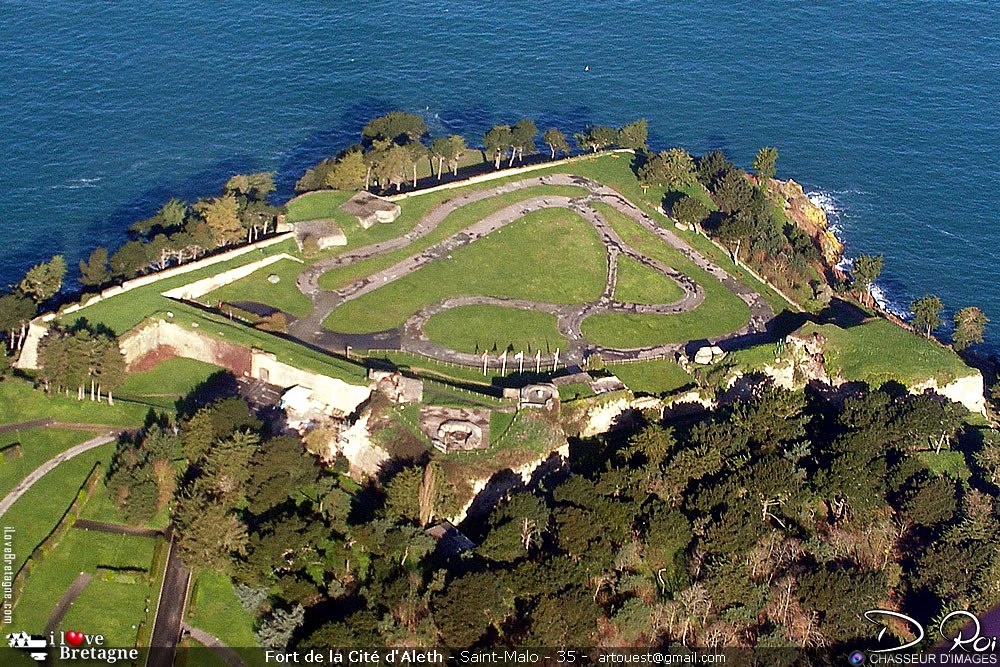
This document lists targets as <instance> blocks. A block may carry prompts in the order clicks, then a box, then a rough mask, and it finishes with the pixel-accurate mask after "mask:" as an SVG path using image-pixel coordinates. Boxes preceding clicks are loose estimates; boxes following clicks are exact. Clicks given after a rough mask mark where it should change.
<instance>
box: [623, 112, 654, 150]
mask: <svg viewBox="0 0 1000 667" xmlns="http://www.w3.org/2000/svg"><path fill="white" fill-rule="evenodd" d="M646 137H647V130H646V119H645V118H640V119H639V120H637V121H635V122H633V123H629V124H628V125H625V126H623V127H622V128H621V129H620V130H618V137H617V138H616V140H615V143H616V144H618V145H619V146H621V147H622V148H631V149H632V150H636V151H644V150H646Z"/></svg>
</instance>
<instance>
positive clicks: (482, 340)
mask: <svg viewBox="0 0 1000 667" xmlns="http://www.w3.org/2000/svg"><path fill="white" fill-rule="evenodd" d="M425 332H426V334H427V336H428V337H429V338H430V339H431V340H432V341H434V342H436V343H440V344H441V345H444V346H445V347H447V348H450V349H452V350H458V351H459V352H472V353H476V354H478V353H481V352H482V351H483V350H489V351H490V352H491V353H493V354H497V353H499V352H501V351H503V350H504V349H510V350H513V351H514V352H517V351H520V350H524V352H525V357H527V356H528V354H529V353H531V354H534V353H535V350H537V349H541V350H542V351H543V352H544V353H546V354H548V353H549V352H551V351H554V350H555V349H556V348H562V349H563V350H565V349H566V339H565V338H563V337H562V336H561V335H559V331H558V329H557V328H556V318H555V316H554V315H549V314H548V313H539V312H534V311H527V310H517V309H514V308H498V307H495V306H465V307H463V308H453V309H451V310H446V311H445V312H443V313H439V314H437V315H435V316H434V317H432V318H431V319H430V320H428V322H427V326H426V327H425ZM526 365H527V366H531V365H533V362H529V361H527V359H526ZM507 367H508V368H515V369H516V368H517V362H515V361H513V359H512V358H511V359H509V360H508V364H507Z"/></svg>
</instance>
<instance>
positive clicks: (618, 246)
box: [289, 174, 774, 367]
mask: <svg viewBox="0 0 1000 667" xmlns="http://www.w3.org/2000/svg"><path fill="white" fill-rule="evenodd" d="M538 185H568V186H576V187H582V188H585V189H586V190H588V191H589V194H588V195H586V196H583V197H565V196H556V195H551V196H541V197H533V198H529V199H526V200H524V201H521V202H517V203H515V204H512V205H510V206H508V207H506V208H504V209H502V210H500V211H497V212H495V213H492V214H490V215H488V216H486V217H484V218H482V219H480V220H478V221H476V222H475V223H473V224H472V225H470V226H469V227H466V228H465V229H463V230H461V231H459V232H457V233H455V234H452V235H451V236H449V237H448V238H446V239H444V240H443V241H440V242H438V243H436V244H433V245H431V246H430V247H428V248H426V249H424V250H422V251H419V252H417V253H415V254H413V255H411V256H410V257H407V258H405V259H403V260H401V261H399V262H397V263H395V264H393V265H392V266H390V267H388V268H386V269H383V270H381V271H377V272H375V273H372V274H370V275H368V276H365V277H364V278H362V279H360V280H357V281H355V282H353V283H351V284H349V285H346V286H344V287H341V288H340V289H337V290H332V291H324V290H321V289H320V288H319V283H318V280H319V276H320V275H322V273H324V272H325V271H328V270H331V269H333V268H337V267H339V266H348V265H350V264H354V263H357V262H360V261H363V260H365V259H370V258H372V257H378V256H380V255H383V254H385V253H387V252H392V251H394V250H398V249H400V248H405V247H407V246H408V245H410V244H412V243H413V242H414V241H416V240H417V239H419V238H422V237H424V236H426V235H428V234H430V233H431V232H432V231H434V229H436V228H437V226H438V225H439V224H440V223H441V222H442V221H443V220H444V219H445V218H446V217H447V216H448V214H450V213H451V212H453V211H454V210H456V209H457V208H459V207H461V206H465V205H467V204H469V203H472V202H475V201H480V200H483V199H486V198H489V197H492V196H495V195H498V194H504V193H506V192H512V191H515V190H519V189H524V188H528V187H533V186H538ZM594 202H600V203H602V204H605V205H608V206H610V207H612V208H614V209H615V210H617V211H619V212H620V213H622V214H624V215H625V216H627V217H629V218H631V219H632V220H633V221H634V222H636V223H637V224H639V225H640V226H641V227H643V228H644V229H646V230H647V231H649V232H652V233H653V234H655V235H656V236H657V237H658V238H660V239H661V240H662V241H663V242H664V243H666V244H667V245H669V246H670V247H672V248H674V249H675V250H677V251H678V252H679V253H680V254H682V255H683V256H684V257H686V258H687V259H688V260H690V261H691V262H693V263H695V264H696V265H697V266H699V267H700V268H702V269H703V270H705V271H706V272H708V273H709V274H710V275H712V276H714V277H715V278H716V279H718V280H719V281H720V282H721V283H722V284H723V285H724V286H725V287H726V288H727V289H729V290H730V291H731V292H733V294H735V295H736V296H737V297H739V298H740V299H741V300H743V301H744V302H745V303H746V304H747V306H748V307H749V309H750V318H749V321H748V322H747V324H746V325H745V326H744V327H742V328H740V329H739V330H738V331H735V332H731V333H729V334H726V335H724V336H717V337H715V338H712V339H709V342H711V343H713V344H724V343H728V345H727V346H726V347H729V348H730V349H734V348H737V347H743V346H746V345H750V344H755V343H758V342H761V341H762V340H764V339H766V338H767V324H768V323H769V322H770V321H771V320H772V319H773V318H774V311H773V310H772V308H771V306H770V305H769V304H768V303H767V302H766V301H765V300H764V299H763V297H761V296H760V295H759V294H758V293H757V292H755V291H753V290H752V289H750V288H749V287H747V286H746V285H744V284H743V283H741V282H740V281H739V280H737V279H736V278H734V277H733V276H731V275H730V274H729V273H728V272H726V271H725V270H724V269H722V268H721V267H719V266H718V265H717V264H715V263H714V262H712V261H710V260H709V259H707V258H706V257H704V256H703V255H701V254H700V253H699V252H697V251H696V250H694V248H692V247H691V246H689V245H688V244H687V243H686V242H685V241H684V240H683V239H681V238H680V237H679V236H677V235H676V234H674V233H673V232H672V231H670V230H669V229H666V228H664V227H662V226H661V225H659V224H658V223H657V222H656V221H655V220H653V219H652V218H651V217H650V216H649V215H647V214H646V213H645V212H643V211H642V210H641V209H639V208H638V207H637V206H636V205H634V204H633V203H632V202H631V201H629V200H628V199H626V198H625V197H623V196H622V195H621V194H619V193H618V192H617V191H616V190H614V189H612V188H609V187H607V186H605V185H602V184H600V183H598V182H596V181H593V180H590V179H588V178H584V177H581V176H571V175H568V174H554V175H549V176H541V177H536V178H530V179H525V180H523V181H519V182H516V183H507V184H504V185H501V186H498V187H495V188H491V189H487V190H478V191H476V192H471V193H466V194H465V195H462V196H460V197H456V198H455V199H451V200H447V201H445V202H442V203H441V204H439V205H438V206H436V207H434V208H433V209H431V211H429V212H428V213H427V214H426V215H425V216H424V217H423V218H422V219H421V220H420V222H418V223H417V225H416V226H415V227H414V228H413V229H412V230H411V231H410V232H408V233H407V234H404V235H403V236H400V237H396V238H395V239H390V240H389V241H384V242H381V243H375V244H372V245H369V246H365V247H363V248H359V249H357V250H354V251H349V252H347V253H344V254H343V255H340V256H337V257H333V258H330V259H328V260H323V261H321V262H317V263H316V264H314V265H313V266H312V267H310V268H309V269H307V270H306V271H304V272H303V273H302V274H301V275H300V277H299V281H298V286H299V289H300V290H301V291H302V293H303V294H305V295H306V296H308V297H309V298H310V300H311V301H312V303H313V312H312V313H311V314H310V315H309V317H307V318H303V319H302V320H299V321H298V322H295V323H293V324H292V325H291V326H290V327H289V331H290V333H292V334H293V335H294V336H296V337H297V338H299V339H301V340H303V341H305V342H307V343H310V344H312V345H314V346H316V347H320V348H323V349H327V350H331V351H334V350H336V351H341V350H344V349H345V348H346V347H347V346H351V347H355V348H359V349H400V350H405V351H408V352H413V353H416V354H421V355H423V356H427V357H430V358H432V359H437V360H440V361H446V362H450V363H457V364H461V365H465V366H477V367H478V366H479V365H480V363H481V361H480V357H479V356H478V355H472V354H467V353H461V352H456V351H454V350H450V349H448V348H445V347H444V346H441V345H438V344H437V343H434V342H433V341H431V340H430V339H429V338H428V337H427V336H426V334H424V331H423V328H424V325H425V324H426V322H427V320H429V319H430V317H432V316H433V315H435V314H437V313H440V312H443V311H445V310H448V309H450V308H458V307H461V306H467V305H497V306H504V307H509V308H518V309H522V310H534V311H539V312H546V313H550V314H552V315H555V316H556V318H557V323H558V328H559V331H560V333H561V334H562V335H563V336H564V337H565V338H566V339H567V341H568V342H569V348H568V349H567V350H562V351H561V356H560V359H561V360H562V361H565V362H566V363H570V364H578V363H580V362H582V361H583V360H584V359H585V358H586V357H587V356H588V355H590V354H594V353H598V354H600V355H601V356H602V358H604V359H606V360H609V361H618V360H640V359H656V358H660V357H663V356H665V355H668V354H671V353H674V352H676V351H678V350H681V349H683V348H684V347H685V346H686V344H687V343H668V344H662V345H651V346H646V347H638V348H624V349H618V348H606V347H603V346H599V345H595V344H593V343H591V342H590V341H588V340H587V339H586V338H585V337H584V336H583V334H582V332H581V328H580V327H581V324H582V322H583V320H584V319H586V318H587V317H589V316H590V315H594V314H597V313H639V314H653V315H673V314H678V313H683V312H689V311H691V310H694V309H695V308H697V307H698V306H699V305H701V303H702V302H703V301H704V298H705V294H704V289H703V288H702V287H701V286H700V285H699V284H698V283H697V282H695V281H694V280H693V279H692V278H691V277H689V276H688V275H686V274H684V273H682V272H680V271H678V270H676V269H674V268H673V267H670V266H666V265H664V264H661V263H660V262H657V261H656V260H654V259H652V258H649V257H647V256H646V255H644V254H642V253H641V252H639V251H638V250H636V249H635V248H632V247H631V246H630V245H628V244H627V243H626V242H625V241H624V240H623V239H622V238H621V237H620V236H619V235H618V234H617V233H616V232H615V231H614V229H613V228H612V227H611V225H610V224H609V223H608V222H607V220H605V218H604V217H603V216H602V215H601V214H600V212H599V211H597V210H596V209H595V208H594V207H593V206H591V204H592V203H594ZM545 208H565V209H569V210H571V211H573V212H574V213H576V214H578V215H580V216H581V217H582V218H583V219H584V220H586V221H587V222H588V223H589V224H590V225H591V226H593V227H594V229H595V230H597V232H598V234H599V235H600V237H601V240H602V242H603V243H604V246H605V248H606V249H607V251H608V269H607V274H606V280H605V287H604V293H603V294H602V295H601V297H600V298H598V299H597V300H595V301H591V302H588V303H583V304H573V305H561V304H549V303H542V302H536V301H531V300H527V299H499V298H495V297H483V296H467V297H454V298H450V299H444V300H442V301H439V302H437V303H434V304H429V305H427V306H425V307H424V308H422V309H421V310H419V311H418V312H416V313H414V314H413V315H412V316H410V318H409V319H408V320H407V321H406V323H405V324H404V325H403V326H402V327H400V328H397V329H391V330H388V331H382V332H373V333H369V334H350V335H348V334H337V333H334V332H331V331H329V330H327V329H325V328H324V327H323V324H322V323H323V321H324V320H325V319H326V317H327V316H328V315H329V314H330V313H331V312H333V310H335V309H336V308H337V307H339V306H341V305H342V304H344V303H346V302H348V301H352V300H354V299H357V298H359V297H361V296H363V295H365V294H367V293H369V292H371V291H374V290H376V289H378V288H379V287H382V286H384V285H387V284H389V283H391V282H393V281H395V280H398V279H400V278H402V277H403V276H407V275H409V274H411V273H413V272H415V271H417V270H419V269H420V268H422V267H424V266H426V265H428V264H430V263H431V262H434V261H436V260H438V259H441V258H442V257H447V256H448V255H450V253H451V252H453V251H454V250H455V249H457V248H460V247H463V246H466V245H469V244H471V243H474V242H475V241H477V240H479V239H481V238H483V237H484V236H486V235H488V234H491V233H492V232H495V231H497V230H498V229H501V228H502V227H504V226H506V225H508V224H510V223H512V222H514V221H516V220H519V219H520V218H522V217H523V216H524V215H526V214H528V213H530V212H532V211H537V210H541V209H545ZM619 255H625V256H626V257H629V258H631V259H633V260H635V261H637V262H639V263H641V264H643V265H645V266H647V267H649V268H651V269H653V270H655V271H657V272H659V273H661V274H663V275H665V276H667V277H668V278H671V279H672V280H673V281H674V282H676V283H677V284H678V285H679V286H680V287H681V289H682V290H683V292H684V296H683V297H682V298H681V299H679V300H677V301H675V302H674V303H670V304H636V303H626V302H621V301H617V300H616V299H614V296H613V295H614V288H615V284H616V279H617V260H618V256H619ZM553 356H554V355H553V354H549V355H546V359H545V362H546V363H551V362H552V361H553Z"/></svg>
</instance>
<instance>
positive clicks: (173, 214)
mask: <svg viewBox="0 0 1000 667" xmlns="http://www.w3.org/2000/svg"><path fill="white" fill-rule="evenodd" d="M187 214H188V206H187V204H186V203H184V202H182V201H181V200H179V199H171V200H170V201H168V202H167V203H166V204H164V205H163V206H162V207H161V208H160V210H159V211H157V213H156V215H154V216H153V217H151V218H147V219H145V220H140V221H139V222H136V223H135V224H133V225H132V226H131V227H129V231H130V232H132V233H133V234H135V235H136V236H138V237H150V236H155V235H156V234H159V233H163V232H170V231H176V230H179V229H181V228H182V227H183V226H184V220H185V218H186V217H187Z"/></svg>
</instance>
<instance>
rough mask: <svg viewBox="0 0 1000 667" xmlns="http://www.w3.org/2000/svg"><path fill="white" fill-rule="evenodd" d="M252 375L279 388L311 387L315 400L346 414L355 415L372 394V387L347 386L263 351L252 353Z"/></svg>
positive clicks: (344, 383)
mask: <svg viewBox="0 0 1000 667" xmlns="http://www.w3.org/2000/svg"><path fill="white" fill-rule="evenodd" d="M250 374H251V375H253V377H255V378H257V379H259V380H264V381H266V382H269V383H271V384H273V385H277V386H279V387H294V386H295V385H301V386H303V387H309V388H310V389H312V391H313V398H314V399H316V400H318V401H320V402H322V403H326V404H327V405H330V406H333V407H334V408H336V409H337V410H339V411H340V412H342V413H343V414H345V415H349V414H352V413H353V412H355V411H356V410H357V409H358V406H360V405H361V404H362V403H364V402H365V401H367V400H368V397H369V396H371V393H372V390H371V387H368V386H359V385H354V384H348V383H347V382H344V381H343V380H340V379H337V378H332V377H327V376H326V375H320V374H319V373H313V372H312V371H307V370H303V369H301V368H296V367H294V366H290V365H288V364H286V363H284V362H281V361H278V360H277V359H276V358H275V356H274V355H273V354H271V353H269V352H261V351H260V350H254V351H253V355H252V359H251V370H250Z"/></svg>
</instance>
